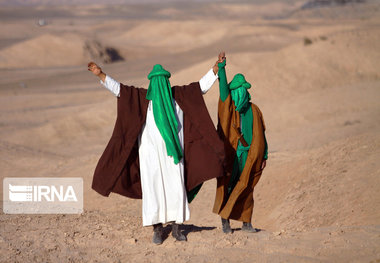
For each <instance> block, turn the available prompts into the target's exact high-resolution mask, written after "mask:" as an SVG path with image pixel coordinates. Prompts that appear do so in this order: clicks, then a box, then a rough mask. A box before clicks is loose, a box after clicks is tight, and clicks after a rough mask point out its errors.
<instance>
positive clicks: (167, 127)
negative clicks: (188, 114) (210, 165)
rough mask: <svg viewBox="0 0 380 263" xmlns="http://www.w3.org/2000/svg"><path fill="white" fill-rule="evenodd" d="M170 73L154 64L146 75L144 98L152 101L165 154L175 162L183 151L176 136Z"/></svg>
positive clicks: (176, 125)
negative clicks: (164, 146) (147, 82)
mask: <svg viewBox="0 0 380 263" xmlns="http://www.w3.org/2000/svg"><path fill="white" fill-rule="evenodd" d="M170 75H171V74H170V72H169V71H166V70H165V69H164V68H163V67H162V66H161V65H159V64H156V65H154V67H153V70H152V71H151V72H150V73H149V75H148V79H149V80H150V83H149V88H148V92H147V94H146V98H147V99H148V100H151V101H152V106H153V116H154V121H155V123H156V125H157V128H158V130H159V131H160V134H161V136H162V138H163V139H164V141H165V145H166V151H167V154H168V156H172V157H173V159H174V163H175V164H177V163H179V161H180V160H181V159H182V156H183V153H182V147H181V144H180V142H179V138H178V121H177V117H176V114H175V108H174V102H173V95H172V88H171V86H170V82H169V78H170Z"/></svg>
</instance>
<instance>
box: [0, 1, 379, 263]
mask: <svg viewBox="0 0 380 263" xmlns="http://www.w3.org/2000/svg"><path fill="white" fill-rule="evenodd" d="M57 2H58V1H53V0H50V1H49V0H46V1H40V0H35V1H21V0H17V1H5V0H1V1H0V21H1V23H0V169H1V170H0V171H1V173H0V175H1V179H3V178H4V177H82V178H83V179H84V194H85V196H84V197H85V199H84V200H85V201H84V213H83V214H81V215H8V214H4V213H2V212H1V214H0V252H1V253H0V261H1V262H33V261H36V262H197V263H198V262H380V209H379V207H380V164H379V160H380V158H379V157H380V103H379V101H380V51H379V50H380V3H379V2H378V1H358V2H361V3H354V2H356V1H310V2H306V1H296V0H294V1H293V0H287V1H264V0H262V1H249V2H248V1H246V2H225V1H207V2H205V1H195V2H189V1H176V2H165V3H162V2H160V1H155V2H154V1H143V2H142V3H139V4H136V3H135V2H134V1H122V0H119V1H116V0H115V1H109V2H108V4H107V5H106V4H105V2H106V1H89V0H88V1H86V0H82V1H68V0H65V1H59V4H57ZM330 2H333V3H331V4H329V3H330ZM343 2H348V3H345V4H343ZM221 50H225V51H226V56H227V76H228V79H229V80H231V78H232V77H233V75H234V74H236V73H239V72H241V73H244V74H245V76H246V78H247V80H248V81H249V82H251V83H252V84H253V88H251V89H250V92H251V95H252V99H253V102H255V103H256V104H257V105H258V106H259V107H260V108H261V110H262V112H263V114H264V117H265V121H266V127H267V139H268V143H269V160H268V162H267V168H266V170H265V171H264V174H263V176H262V178H261V180H260V182H259V183H258V185H257V187H256V188H255V194H254V196H255V209H254V216H253V225H254V226H255V227H257V228H260V229H262V231H260V232H259V233H256V234H246V233H244V232H242V231H240V227H241V225H240V223H238V222H232V227H233V228H234V229H235V232H234V233H233V234H232V235H225V234H223V233H222V231H221V224H220V218H218V216H217V215H215V214H213V213H212V212H211V209H212V205H213V201H214V194H215V186H216V181H215V180H213V181H209V182H207V183H206V184H205V185H204V186H203V188H202V190H201V191H200V193H199V195H198V196H197V198H196V199H195V200H194V202H192V203H191V220H190V221H188V222H186V223H185V225H184V228H183V231H184V233H185V234H186V235H187V238H188V242H185V243H180V242H175V240H174V238H172V237H171V236H170V235H169V236H168V238H167V239H166V240H165V241H164V243H163V244H162V245H161V246H155V245H153V244H152V243H151V238H152V229H151V228H149V227H147V228H143V227H142V220H141V201H140V200H132V199H127V198H125V197H122V196H119V195H116V194H111V196H110V197H108V198H105V197H102V196H100V195H99V194H97V193H96V192H94V191H93V190H92V189H91V180H92V174H93V171H94V168H95V165H96V163H97V161H98V158H99V157H100V155H101V153H102V151H103V150H104V148H105V146H106V143H107V142H108V140H109V138H110V136H111V132H112V129H113V125H114V122H115V118H116V99H115V98H114V97H113V96H112V94H111V93H109V92H108V91H107V90H105V89H104V88H102V87H101V86H100V84H99V82H98V80H97V79H96V77H94V76H93V75H91V74H90V73H89V72H88V71H87V62H88V61H90V60H93V61H95V62H97V63H99V64H100V65H101V66H102V68H103V70H104V71H105V72H106V73H108V74H109V75H111V76H112V77H114V78H115V79H117V80H119V81H121V82H123V83H125V84H129V85H134V86H140V87H145V88H146V87H147V84H148V80H147V78H146V75H147V74H148V73H149V71H150V70H151V68H152V66H153V65H154V64H156V63H160V64H162V65H164V67H165V68H167V69H168V70H169V71H171V73H172V78H171V83H172V85H176V84H187V83H189V82H193V81H197V80H199V79H200V78H201V77H202V76H203V74H205V73H206V72H207V71H208V70H209V69H210V68H211V66H212V65H213V64H214V62H215V60H216V58H217V55H218V53H219V51H221ZM205 100H206V103H207V106H208V109H209V112H210V115H211V116H212V118H213V120H214V123H215V124H216V118H217V112H216V110H217V101H218V85H217V83H216V84H215V85H214V87H213V88H212V90H211V91H209V92H208V93H207V94H206V95H205ZM0 191H1V192H0V194H1V198H2V196H3V195H2V188H1V190H0ZM166 230H167V232H168V231H169V227H167V228H166Z"/></svg>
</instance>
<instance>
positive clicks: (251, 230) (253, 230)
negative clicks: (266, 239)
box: [241, 222, 259, 233]
mask: <svg viewBox="0 0 380 263" xmlns="http://www.w3.org/2000/svg"><path fill="white" fill-rule="evenodd" d="M241 230H242V231H245V232H249V233H257V232H259V229H257V228H254V227H252V224H251V223H246V222H243V226H242V227H241Z"/></svg>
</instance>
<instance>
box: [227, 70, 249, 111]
mask: <svg viewBox="0 0 380 263" xmlns="http://www.w3.org/2000/svg"><path fill="white" fill-rule="evenodd" d="M229 88H230V90H231V98H232V100H233V101H234V103H235V107H236V111H238V112H245V111H246V110H247V108H248V107H247V106H248V105H249V101H250V100H251V95H250V94H249V92H248V91H247V89H249V88H251V84H249V83H248V82H247V81H246V80H245V77H244V75H243V74H240V73H239V74H236V75H235V76H234V78H233V79H232V81H231V82H230V84H229Z"/></svg>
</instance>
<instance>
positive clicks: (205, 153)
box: [92, 82, 225, 199]
mask: <svg viewBox="0 0 380 263" xmlns="http://www.w3.org/2000/svg"><path fill="white" fill-rule="evenodd" d="M146 92H147V90H146V89H142V88H135V87H133V86H125V85H123V84H120V97H119V98H118V99H117V119H116V123H115V127H114V130H113V133H112V137H111V139H110V141H109V142H108V145H107V147H106V149H105V150H104V152H103V154H102V156H101V157H100V160H99V162H98V164H97V166H96V169H95V173H94V178H93V181H92V188H93V189H94V190H95V191H97V192H98V193H99V194H101V195H104V196H108V195H109V194H110V193H111V192H115V193H118V194H121V195H124V196H127V197H130V198H138V199H141V198H142V192H141V183H140V166H139V155H138V142H137V138H138V136H139V134H140V132H141V129H142V126H143V124H144V123H145V119H146V112H147V109H148V103H149V101H148V100H147V99H146V98H145V97H146ZM172 92H173V97H174V99H175V101H176V102H177V103H178V105H179V106H180V108H181V109H182V111H183V118H184V124H183V126H184V148H185V149H184V158H185V160H184V164H185V167H184V169H185V180H186V182H185V184H186V190H187V191H190V190H192V189H193V188H194V187H196V186H197V185H199V184H201V183H202V182H204V181H206V180H209V179H212V178H215V177H219V176H222V175H223V162H224V156H225V154H224V148H223V142H222V141H221V140H220V139H219V138H218V136H217V133H216V130H215V127H214V125H213V123H212V120H211V118H210V115H209V113H208V111H207V108H206V105H205V102H204V100H203V96H202V92H201V89H200V87H199V82H194V83H191V84H189V85H187V86H174V87H172ZM206 167H207V169H206Z"/></svg>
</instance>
